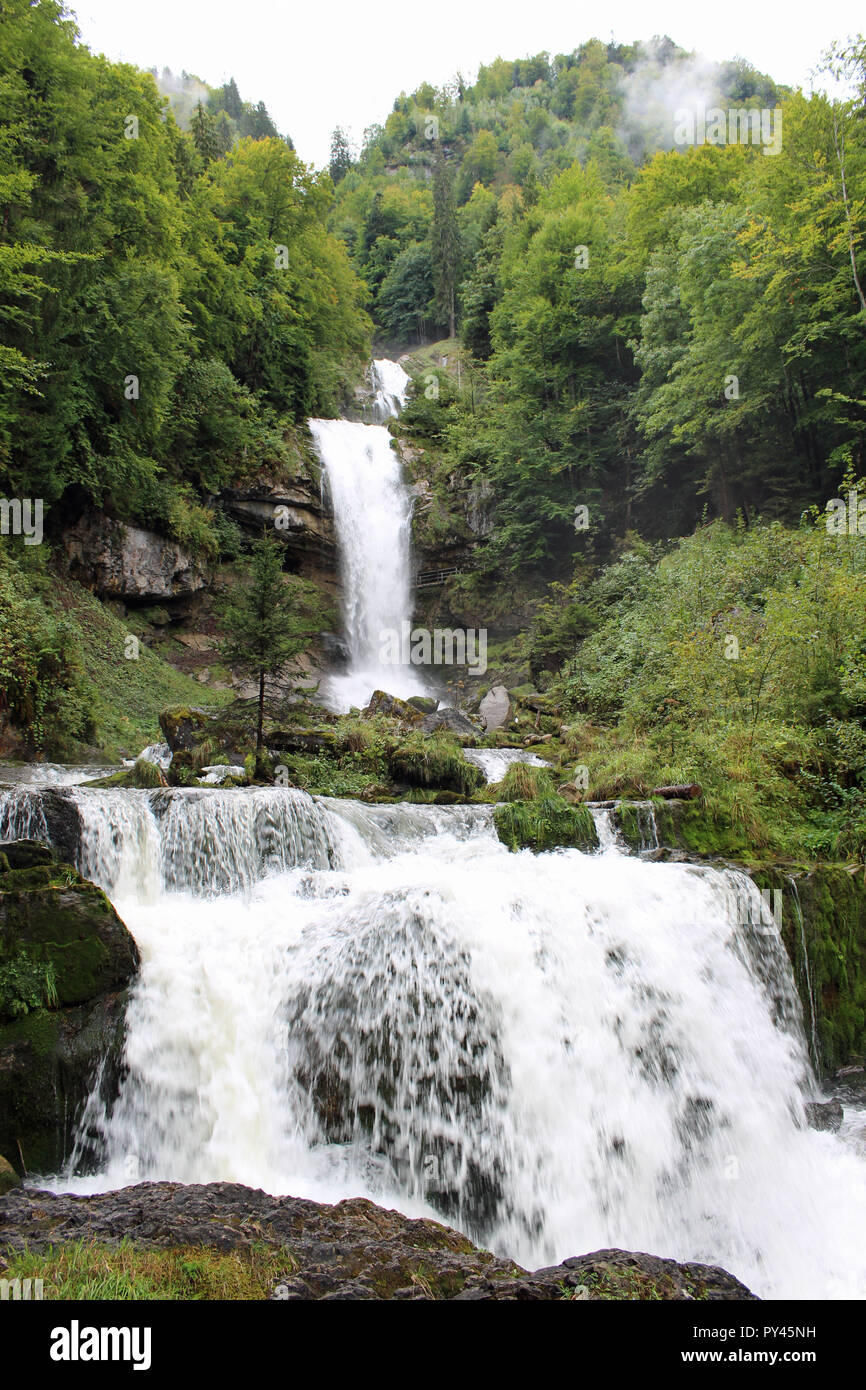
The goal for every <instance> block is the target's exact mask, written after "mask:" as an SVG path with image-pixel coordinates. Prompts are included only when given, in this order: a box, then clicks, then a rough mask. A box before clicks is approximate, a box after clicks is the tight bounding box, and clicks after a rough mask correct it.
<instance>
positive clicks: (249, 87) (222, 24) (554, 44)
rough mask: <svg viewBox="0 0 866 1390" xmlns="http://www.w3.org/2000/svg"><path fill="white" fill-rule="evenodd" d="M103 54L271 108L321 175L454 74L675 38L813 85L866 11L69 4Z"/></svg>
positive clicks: (411, 3)
mask: <svg viewBox="0 0 866 1390" xmlns="http://www.w3.org/2000/svg"><path fill="white" fill-rule="evenodd" d="M67 3H68V4H69V5H70V8H71V9H73V10H74V12H75V13H76V15H77V19H78V25H79V28H80V30H81V35H82V39H83V40H84V42H85V43H87V44H88V45H89V46H90V47H91V48H92V49H93V50H94V51H95V52H102V53H105V54H106V55H107V56H108V57H109V58H115V59H123V60H124V61H126V62H130V63H135V64H137V65H138V66H139V67H144V68H149V67H154V66H156V67H158V68H160V69H161V68H163V67H170V68H171V69H172V71H173V72H176V73H180V72H181V71H182V70H183V69H186V70H187V71H188V72H193V73H195V74H196V75H197V76H198V77H201V78H202V79H203V81H205V82H207V83H209V84H210V85H211V86H219V85H220V84H221V83H223V82H224V81H226V79H227V78H229V77H232V76H233V77H234V78H235V80H236V81H237V84H238V87H239V88H240V92H241V96H242V97H243V98H244V100H247V101H260V100H261V101H264V102H265V104H266V105H267V107H268V110H269V111H270V113H271V115H272V116H273V118H274V120H275V121H276V123H277V125H278V127H279V129H280V130H281V131H283V132H285V133H287V134H289V135H291V137H292V139H293V141H294V143H295V147H296V148H297V150H298V153H299V154H300V156H301V158H302V159H305V160H307V161H308V162H313V163H315V164H324V163H325V162H326V161H327V158H328V150H329V143H330V133H331V131H332V130H333V128H334V126H336V125H343V126H345V127H347V128H348V129H349V131H350V132H351V134H352V135H353V137H354V139H355V141H356V142H357V143H360V138H361V135H362V132H363V130H364V127H365V126H367V125H370V124H372V123H373V122H374V121H383V120H384V119H385V117H386V115H387V114H388V112H389V111H390V109H391V106H392V103H393V101H394V98H395V97H396V96H397V95H398V94H399V92H400V91H401V90H405V91H407V92H410V91H412V90H413V88H415V87H417V86H418V85H419V83H420V82H422V81H425V80H426V81H429V82H432V83H433V84H434V85H436V86H438V85H441V83H443V82H444V81H446V80H447V79H448V78H450V77H452V76H453V75H454V73H455V72H457V71H458V70H459V71H461V72H462V73H463V74H464V76H465V77H467V78H470V79H471V78H472V77H474V75H475V72H476V70H477V68H478V65H479V63H485V62H490V61H491V60H492V59H493V58H496V57H498V56H501V57H503V58H522V57H526V55H527V54H531V53H539V52H541V51H543V50H544V49H547V50H548V51H549V52H550V53H551V54H555V53H569V52H571V50H572V49H574V48H576V47H577V46H578V44H580V43H583V42H585V41H586V40H587V39H589V38H599V39H602V40H604V41H609V40H610V37H611V34H613V36H614V38H615V40H616V41H617V42H620V43H630V42H632V41H633V40H634V39H637V38H641V39H646V38H651V37H652V36H653V35H654V34H668V35H669V36H670V37H671V38H672V39H673V40H674V42H675V43H677V44H679V45H680V47H682V48H686V49H695V50H697V51H698V52H699V53H702V54H703V55H704V56H706V57H707V58H711V59H716V60H720V59H724V58H733V57H743V58H746V59H748V60H749V62H751V63H753V64H754V66H755V67H756V68H759V69H760V70H761V71H763V72H767V73H769V74H770V76H771V77H774V78H775V79H776V81H778V82H783V83H787V84H789V85H797V84H799V85H801V86H803V87H804V88H806V89H808V88H809V87H810V86H811V81H810V71H811V69H812V68H813V67H814V65H815V63H816V62H817V60H818V57H819V56H820V54H821V52H822V51H823V50H824V49H825V48H826V47H827V46H828V45H829V43H830V42H831V41H832V40H833V39H835V38H846V37H848V36H849V35H854V34H855V33H856V32H858V30H863V29H864V28H866V20H864V16H863V8H862V0H856V3H855V0H821V3H820V4H813V3H811V0H800V3H799V4H797V0H794V5H789V4H785V3H783V0H765V3H763V4H757V5H755V4H750V3H737V0H715V3H712V0H710V3H707V2H706V0H703V3H702V2H701V0H606V3H604V4H600V5H598V6H597V7H596V6H594V5H592V6H590V5H587V4H583V5H581V4H580V3H579V0H497V2H496V3H492V2H491V0H406V3H404V4H403V5H395V4H393V3H392V4H391V5H387V6H386V5H384V4H381V3H380V4H378V5H377V4H371V3H370V0H304V3H302V4H297V3H295V0H141V3H133V4H129V3H126V0H67Z"/></svg>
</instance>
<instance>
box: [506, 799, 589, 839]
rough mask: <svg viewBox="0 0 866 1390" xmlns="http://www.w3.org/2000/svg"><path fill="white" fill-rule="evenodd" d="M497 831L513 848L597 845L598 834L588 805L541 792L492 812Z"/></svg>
mask: <svg viewBox="0 0 866 1390" xmlns="http://www.w3.org/2000/svg"><path fill="white" fill-rule="evenodd" d="M493 823H494V825H495V826H496V833H497V835H498V836H499V838H500V840H501V841H502V843H503V844H504V845H507V846H508V848H509V849H510V850H518V849H531V850H533V851H534V852H535V853H536V854H540V853H542V851H544V850H550V849H560V848H565V847H568V848H572V849H584V850H591V849H597V848H598V835H597V833H596V829H595V824H594V822H593V819H592V815H591V813H590V812H589V811H588V810H587V808H586V807H585V806H570V805H569V804H568V802H567V801H565V800H564V798H563V797H561V796H557V795H556V794H554V795H553V796H544V795H542V796H539V797H537V798H536V799H535V800H532V801H509V802H507V803H506V804H505V805H504V806H497V808H496V810H495V811H494V812H493Z"/></svg>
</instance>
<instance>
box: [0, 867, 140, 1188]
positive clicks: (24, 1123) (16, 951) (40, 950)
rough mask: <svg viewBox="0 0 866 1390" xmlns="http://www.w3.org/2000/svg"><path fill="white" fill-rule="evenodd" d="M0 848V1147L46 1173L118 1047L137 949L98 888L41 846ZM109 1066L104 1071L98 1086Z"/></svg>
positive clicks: (60, 1154) (13, 1160)
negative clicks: (1, 859) (0, 863)
mask: <svg viewBox="0 0 866 1390" xmlns="http://www.w3.org/2000/svg"><path fill="white" fill-rule="evenodd" d="M4 854H5V857H6V860H7V862H8V863H9V864H10V868H9V869H7V870H6V871H5V872H4V873H2V874H0V1153H2V1154H3V1155H4V1157H5V1158H7V1159H8V1160H9V1161H10V1162H11V1163H12V1164H13V1165H20V1164H21V1161H22V1155H23V1162H24V1164H25V1165H26V1167H27V1169H28V1170H29V1171H39V1172H51V1171H54V1170H56V1168H57V1167H59V1165H60V1163H61V1161H62V1159H63V1156H64V1154H65V1153H66V1152H67V1151H68V1147H69V1144H70V1142H71V1138H72V1134H73V1132H74V1126H75V1123H76V1121H77V1117H78V1114H79V1113H80V1109H81V1106H82V1105H83V1104H84V1101H85V1100H86V1098H87V1095H88V1094H89V1091H90V1086H91V1084H92V1081H93V1078H94V1076H95V1074H96V1072H97V1069H98V1067H99V1065H100V1063H101V1062H102V1061H104V1060H105V1058H106V1056H107V1053H108V1052H109V1051H110V1050H111V1049H112V1048H114V1049H115V1051H117V1049H119V1045H120V1044H119V1038H120V1037H121V1035H122V1019H123V1002H124V1001H125V997H126V996H125V992H124V991H125V987H126V985H127V983H128V981H129V980H130V979H131V978H132V976H133V975H134V974H135V972H136V970H137V969H138V965H139V954H138V948H137V946H136V944H135V942H134V940H133V938H132V937H131V935H130V934H129V932H128V931H127V929H126V927H125V926H124V924H123V923H122V922H121V920H120V918H119V917H118V915H117V913H116V912H115V910H114V908H113V907H112V905H111V903H110V902H109V901H108V899H107V898H106V896H105V894H104V893H103V892H102V890H101V889H100V888H97V887H96V885H95V884H93V883H89V882H88V881H87V880H86V879H84V878H82V877H81V875H80V874H79V873H77V872H76V870H75V869H73V868H72V867H71V866H70V865H68V864H62V863H58V862H57V860H56V855H55V854H54V852H53V851H52V850H51V849H50V848H49V847H48V846H44V845H43V846H38V845H34V844H33V843H32V842H29V841H27V842H18V843H17V844H13V845H11V846H8V847H6V849H5V850H4ZM40 860H41V862H38V861H40ZM13 863H17V864H21V865H22V866H23V867H20V868H13V867H11V864H13ZM118 1057H119V1053H118ZM118 1065H119V1061H118ZM112 1074H113V1073H112V1071H111V1068H110V1067H106V1068H105V1069H104V1080H105V1084H106V1085H110V1084H111V1076H112ZM115 1074H116V1073H115Z"/></svg>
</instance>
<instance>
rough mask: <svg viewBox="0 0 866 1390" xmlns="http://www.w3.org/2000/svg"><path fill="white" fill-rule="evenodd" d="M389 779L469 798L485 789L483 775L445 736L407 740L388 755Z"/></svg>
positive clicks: (421, 736)
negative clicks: (455, 793) (458, 793)
mask: <svg viewBox="0 0 866 1390" xmlns="http://www.w3.org/2000/svg"><path fill="white" fill-rule="evenodd" d="M388 766H389V769H390V772H391V776H392V777H393V778H394V779H395V780H396V781H397V782H407V783H408V784H409V785H410V786H412V787H439V788H442V789H443V790H446V791H453V792H460V793H461V794H462V795H463V796H471V795H472V793H473V792H474V791H477V790H478V789H479V787H482V786H483V785H484V773H483V772H482V771H481V769H480V767H476V765H475V763H471V762H470V761H469V759H468V758H467V757H466V756H465V755H464V753H463V750H462V748H461V747H460V745H459V744H458V743H457V741H456V739H453V738H450V737H448V736H447V735H441V734H440V735H434V736H433V737H429V738H425V737H424V736H423V735H420V734H416V735H412V736H410V738H408V739H406V740H405V741H404V742H403V743H400V744H398V746H397V747H396V748H395V749H394V750H393V751H392V752H391V754H390V756H389V759H388Z"/></svg>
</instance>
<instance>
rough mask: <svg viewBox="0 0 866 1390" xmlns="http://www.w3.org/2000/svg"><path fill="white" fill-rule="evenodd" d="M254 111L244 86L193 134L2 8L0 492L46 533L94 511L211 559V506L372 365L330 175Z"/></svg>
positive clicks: (49, 8)
mask: <svg viewBox="0 0 866 1390" xmlns="http://www.w3.org/2000/svg"><path fill="white" fill-rule="evenodd" d="M234 98H237V101H236V103H235V102H233V99H234ZM226 104H228V105H229V106H230V107H231V108H232V111H233V112H234V114H232V113H231V112H229V113H226V112H225V110H220V109H214V108H219V107H221V106H222V107H225V105H226ZM257 110H258V108H249V107H244V105H243V103H241V102H240V99H239V97H237V89H236V88H235V87H234V84H231V87H230V89H227V88H224V89H222V92H221V93H219V94H218V95H217V97H216V98H215V100H214V102H212V103H209V104H208V105H205V104H204V103H202V102H201V101H199V102H198V103H197V104H196V107H195V108H194V110H193V112H192V115H191V117H190V120H189V129H188V130H186V131H185V130H183V129H181V127H180V125H179V124H178V122H177V121H176V120H175V118H174V115H173V113H172V110H171V107H170V105H169V103H168V101H167V100H166V98H164V97H163V96H162V95H161V94H160V92H159V90H158V88H157V85H156V82H155V81H154V78H153V76H152V75H151V74H150V73H145V72H141V71H139V70H138V69H136V68H133V67H130V66H127V65H125V64H118V63H109V62H107V61H106V60H104V59H103V58H98V57H94V56H93V55H92V54H91V53H90V52H89V51H88V49H87V48H85V47H84V46H82V45H80V44H79V43H77V42H76V32H75V29H74V27H73V24H72V22H71V20H69V19H66V18H64V17H63V13H62V7H61V6H60V5H59V4H57V3H55V0H40V3H38V4H35V5H31V4H30V3H28V0H12V3H10V4H4V6H3V10H2V14H0V111H2V116H0V208H2V229H0V274H2V284H0V324H2V334H3V346H2V348H0V354H2V356H0V363H2V383H0V486H2V488H3V490H4V491H5V492H6V493H7V494H8V495H16V496H22V495H25V496H39V497H42V498H43V499H44V500H45V504H46V507H47V508H48V509H49V519H50V518H51V517H52V516H54V517H56V516H57V515H58V512H60V513H61V515H62V519H65V520H67V521H68V519H69V513H70V509H71V508H74V507H75V506H76V505H78V506H80V505H81V503H82V502H83V501H86V502H89V503H95V504H96V505H98V506H101V507H104V508H106V509H107V510H109V511H112V512H114V513H116V514H117V515H119V516H121V517H124V518H134V519H137V520H139V521H142V522H143V523H145V524H147V525H152V526H155V527H157V528H160V529H162V530H164V531H166V532H167V533H169V534H171V535H173V536H175V537H177V539H179V540H181V541H183V542H185V543H186V544H188V545H190V546H192V547H193V548H194V549H198V550H201V551H203V552H205V553H210V554H214V553H215V551H216V549H217V545H218V536H217V534H216V532H215V527H214V524H213V523H214V517H213V514H212V513H210V512H209V511H208V509H207V507H206V506H204V505H203V502H204V501H205V499H206V498H207V496H208V495H209V494H212V493H215V492H217V491H218V490H219V489H220V487H222V486H224V485H225V483H226V482H228V481H229V480H231V481H232V482H236V481H237V480H238V478H239V477H242V476H243V475H244V474H245V473H246V474H249V473H252V472H254V471H255V469H256V468H257V466H259V465H260V464H261V463H262V462H263V461H265V460H267V461H269V462H270V461H273V460H274V459H275V458H276V459H278V458H279V455H280V451H281V449H282V447H283V444H282V439H283V431H284V426H285V423H286V422H291V421H297V420H301V419H303V418H304V417H305V416H306V415H308V414H310V413H315V412H320V413H325V414H327V413H329V412H332V411H334V410H335V409H336V408H337V406H338V405H339V402H340V398H341V392H342V390H343V388H344V385H345V382H346V380H347V379H348V377H349V376H350V375H351V374H352V373H353V371H354V370H356V369H357V363H358V362H359V361H361V360H363V358H364V357H365V355H366V351H367V344H368V333H369V324H368V320H367V317H366V314H365V311H364V307H363V306H364V300H365V290H364V287H363V285H362V283H361V282H360V280H359V279H358V278H357V276H356V275H355V274H354V272H353V270H352V268H351V266H350V264H349V261H348V257H347V255H346V252H345V250H344V248H343V245H342V243H341V242H340V241H339V240H338V239H337V238H335V237H333V236H332V235H330V234H329V233H328V231H327V229H326V226H325V221H326V218H327V213H328V206H329V202H330V199H331V182H330V177H329V175H328V174H327V172H325V173H320V174H319V173H316V172H314V171H313V170H311V169H309V168H307V167H306V166H305V165H304V164H303V163H302V162H301V161H300V160H299V159H298V157H297V155H296V154H295V153H294V151H293V150H292V148H291V146H290V144H289V143H287V142H286V141H284V140H282V139H280V138H279V136H277V135H276V134H275V133H271V132H274V127H273V122H271V121H270V118H269V117H267V113H266V112H264V117H263V124H264V125H265V126H266V127H267V130H266V133H265V134H264V135H263V137H262V138H257V136H258V134H259V131H258V129H257V127H256V122H255V119H254V118H255V116H256V112H257ZM223 115H225V116H226V121H225V122H223V121H222V116H223ZM247 131H250V132H251V133H246V132H247Z"/></svg>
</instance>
